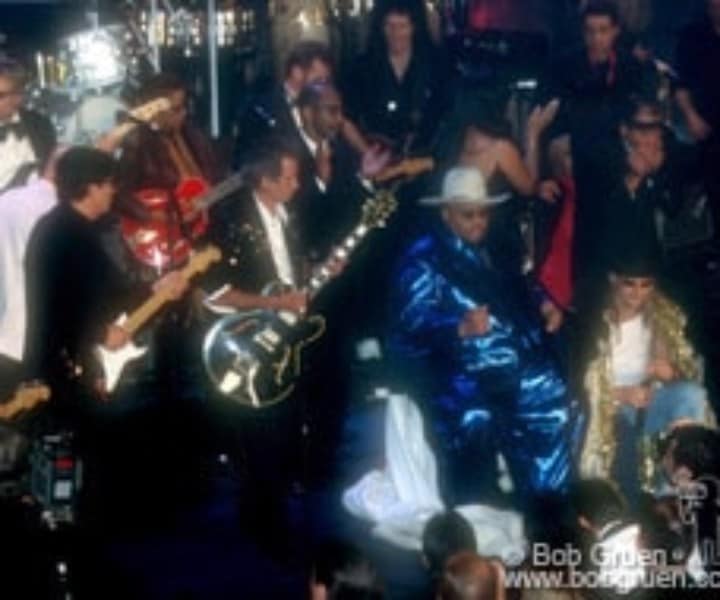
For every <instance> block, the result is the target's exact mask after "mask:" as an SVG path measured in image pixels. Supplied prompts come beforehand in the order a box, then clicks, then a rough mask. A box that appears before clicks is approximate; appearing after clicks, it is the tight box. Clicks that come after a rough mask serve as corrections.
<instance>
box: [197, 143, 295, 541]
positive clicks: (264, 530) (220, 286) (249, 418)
mask: <svg viewBox="0 0 720 600" xmlns="http://www.w3.org/2000/svg"><path fill="white" fill-rule="evenodd" d="M298 172H299V165H298V160H297V158H296V156H295V155H294V153H293V151H292V149H290V148H288V147H286V146H285V144H283V143H281V142H276V141H274V140H273V141H270V142H269V143H267V144H265V145H264V146H263V147H262V148H260V149H259V150H258V152H257V153H256V155H255V157H254V160H253V161H252V163H250V164H249V165H247V179H248V188H246V189H245V190H244V191H243V192H241V193H240V194H239V195H238V196H236V197H233V199H232V201H231V202H230V203H229V204H226V205H222V206H220V207H218V210H217V214H215V215H213V219H212V223H213V231H212V232H211V237H212V238H213V239H214V241H215V242H216V243H217V244H218V245H220V247H221V248H222V250H223V260H222V262H221V263H220V264H218V265H216V266H215V267H214V268H213V269H211V270H210V271H209V272H208V274H207V275H206V277H204V279H203V283H202V287H203V288H204V290H205V292H206V298H205V301H204V304H205V306H206V307H207V308H208V309H209V310H210V311H211V312H213V313H216V314H220V315H221V314H227V313H232V312H236V311H245V310H254V309H262V310H271V311H279V310H284V311H290V312H294V313H302V312H304V311H305V309H306V307H307V300H308V298H307V294H306V293H305V292H300V291H291V292H287V293H281V294H279V295H272V296H266V295H263V293H262V291H263V289H264V288H265V287H266V286H267V285H268V284H270V283H273V282H276V281H280V282H282V283H283V284H285V285H288V286H299V285H300V284H301V281H302V271H303V255H302V252H301V249H300V244H299V240H298V238H297V235H296V232H295V230H294V228H293V225H292V222H291V219H290V214H289V210H288V205H289V203H290V202H291V200H292V199H293V198H294V196H295V194H296V192H297V190H298V187H299V184H298ZM297 400H298V398H297V397H294V398H292V399H290V400H289V401H286V402H281V403H280V404H276V405H273V406H270V407H267V408H264V409H263V410H253V409H249V408H245V407H242V406H240V405H236V404H234V403H233V402H231V401H229V400H227V399H225V398H223V399H222V400H221V401H218V402H217V403H215V406H217V407H225V409H226V411H225V412H227V413H228V414H227V415H226V416H224V418H222V422H223V423H224V424H228V425H229V427H228V428H227V430H226V432H225V433H226V434H227V435H228V437H229V440H228V444H229V447H230V450H231V452H232V453H234V454H235V455H236V456H235V458H236V459H237V461H238V462H239V463H240V464H241V466H242V468H243V471H244V474H245V476H246V477H245V481H244V485H243V488H242V491H241V498H240V510H239V516H240V518H241V523H242V525H243V526H244V528H245V530H246V531H247V532H248V533H249V534H251V535H253V537H256V538H257V541H258V543H261V544H263V545H266V546H269V547H270V548H271V549H272V550H277V549H278V547H279V545H281V541H282V539H283V537H285V536H286V532H285V530H284V527H285V516H286V515H285V507H284V501H285V498H286V496H287V494H288V491H289V487H290V483H291V481H292V480H293V479H294V476H295V474H296V469H297V467H298V465H297V464H296V462H295V461H296V460H297V457H298V456H299V452H298V451H299V450H300V447H299V434H300V417H301V415H300V414H299V409H300V408H301V405H300V403H299V402H298V401H297Z"/></svg>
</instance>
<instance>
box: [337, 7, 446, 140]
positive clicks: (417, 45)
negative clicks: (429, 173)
mask: <svg viewBox="0 0 720 600" xmlns="http://www.w3.org/2000/svg"><path fill="white" fill-rule="evenodd" d="M448 74H449V68H448V67H447V63H446V61H445V60H444V58H443V56H442V53H441V52H440V50H439V49H438V48H437V47H436V46H435V45H434V44H433V42H432V40H431V37H430V33H429V30H428V23H427V14H426V10H425V7H424V3H423V2H422V1H421V0H386V1H384V2H379V3H378V4H377V5H376V7H375V10H374V12H373V15H372V21H371V27H370V34H369V37H368V42H367V50H366V53H365V54H364V55H363V56H362V57H361V58H360V59H359V61H358V63H357V65H356V68H355V69H353V70H352V73H351V77H350V79H349V81H347V86H346V89H347V93H346V98H347V99H348V103H349V104H350V112H351V114H352V115H353V117H354V119H355V120H356V121H357V122H358V123H359V124H360V125H361V127H362V128H363V129H364V130H365V132H366V133H369V134H375V135H379V136H381V137H383V138H387V141H388V142H389V143H391V145H392V146H393V147H394V149H395V150H396V151H400V152H402V151H408V150H409V149H411V148H412V149H417V148H423V147H425V146H427V145H428V143H429V142H430V140H431V139H432V135H433V133H434V131H435V127H436V126H437V124H438V122H439V120H440V117H441V116H442V113H443V112H444V110H445V106H446V102H447V83H448Z"/></svg>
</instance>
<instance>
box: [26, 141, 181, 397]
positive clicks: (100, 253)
mask: <svg viewBox="0 0 720 600" xmlns="http://www.w3.org/2000/svg"><path fill="white" fill-rule="evenodd" d="M114 174H115V164H114V161H113V159H112V157H111V156H109V155H107V154H105V153H103V152H101V151H99V150H95V149H91V148H82V147H78V148H73V149H70V150H68V151H67V152H66V153H65V154H64V155H63V156H62V157H61V158H60V160H59V161H58V164H57V175H56V185H57V193H58V201H59V202H58V205H57V206H56V207H55V208H53V209H52V210H51V211H50V212H49V213H48V214H47V215H45V216H44V217H43V218H42V219H41V220H40V221H39V222H38V224H37V226H36V227H35V229H34V230H33V232H32V234H31V236H30V240H29V242H28V247H27V251H26V255H25V273H26V288H27V303H28V311H27V314H28V330H27V343H26V350H25V353H26V356H25V362H26V365H27V368H28V370H29V375H31V376H33V377H36V378H40V379H45V380H46V381H48V383H50V384H51V386H52V387H53V393H54V396H55V397H56V398H57V399H58V400H60V402H64V401H65V400H66V399H71V398H72V397H73V396H74V394H73V393H72V391H71V390H70V389H68V376H69V375H70V372H69V369H70V370H73V369H74V367H75V366H82V368H83V369H84V370H85V371H89V372H87V373H86V374H85V375H86V376H85V377H84V381H86V382H88V383H90V384H91V386H90V387H91V388H94V389H95V390H96V391H100V392H102V388H103V385H102V381H101V378H100V375H99V373H98V372H97V371H93V367H92V361H91V360H90V355H91V351H92V348H93V347H94V346H95V345H96V344H102V345H104V346H106V347H107V348H108V349H111V350H114V349H118V348H120V347H122V346H123V345H125V344H126V343H127V342H128V341H129V334H128V332H127V331H126V330H125V329H123V328H122V327H121V326H119V325H116V324H113V320H114V319H115V317H117V315H118V314H119V313H120V312H121V311H122V310H123V309H127V308H129V306H131V304H130V300H131V299H134V290H133V287H132V285H131V283H130V282H128V281H127V280H126V279H125V277H124V276H123V275H122V273H120V272H119V270H118V268H117V267H116V266H115V263H114V262H113V261H112V260H111V259H110V257H109V256H108V255H107V254H106V252H105V251H104V249H103V246H102V244H101V241H100V229H99V227H98V226H97V225H96V223H97V221H98V220H99V219H100V218H101V217H102V216H103V215H105V214H106V213H107V212H108V211H109V210H110V207H111V205H112V202H113V198H114V196H115V183H114ZM185 287H186V283H185V282H184V281H183V280H182V278H181V277H180V276H179V273H177V272H173V273H171V274H168V275H166V276H165V277H163V278H162V279H160V280H159V281H158V282H156V283H155V284H154V285H153V289H154V290H159V289H161V288H164V289H165V290H166V291H168V292H169V293H170V295H171V296H172V297H179V296H180V295H181V294H182V293H183V291H184V290H185ZM139 291H140V292H141V293H142V290H139Z"/></svg>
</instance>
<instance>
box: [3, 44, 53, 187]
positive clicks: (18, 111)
mask: <svg viewBox="0 0 720 600" xmlns="http://www.w3.org/2000/svg"><path fill="white" fill-rule="evenodd" d="M25 81H26V73H25V69H24V68H23V66H22V65H21V64H20V63H19V62H18V61H16V60H14V59H12V58H8V57H4V56H0V192H2V191H5V190H7V189H10V188H12V187H16V186H18V185H22V184H24V183H25V181H27V179H28V178H29V177H30V176H31V175H33V174H34V173H38V172H40V171H41V170H42V168H43V166H44V165H45V162H46V161H47V159H48V158H49V156H50V154H51V152H52V150H53V148H54V147H55V142H56V138H55V130H54V128H53V126H52V124H51V123H50V121H49V120H48V119H47V118H45V117H44V116H42V115H40V114H38V113H36V112H34V111H31V110H27V109H25V108H23V100H24V87H25Z"/></svg>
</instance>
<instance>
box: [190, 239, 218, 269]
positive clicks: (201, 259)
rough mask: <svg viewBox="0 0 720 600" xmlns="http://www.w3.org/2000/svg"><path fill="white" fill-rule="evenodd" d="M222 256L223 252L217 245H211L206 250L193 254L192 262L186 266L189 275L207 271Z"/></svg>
mask: <svg viewBox="0 0 720 600" xmlns="http://www.w3.org/2000/svg"><path fill="white" fill-rule="evenodd" d="M221 258H222V252H220V249H219V248H218V247H217V246H213V245H210V246H208V247H207V248H205V249H204V250H201V251H200V252H197V253H196V254H193V256H192V258H190V263H189V264H188V266H187V267H186V268H185V270H186V272H187V273H188V274H189V275H192V274H195V273H202V272H204V271H207V270H208V268H209V267H210V265H211V264H213V263H216V262H218V261H219V260H220V259H221Z"/></svg>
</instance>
